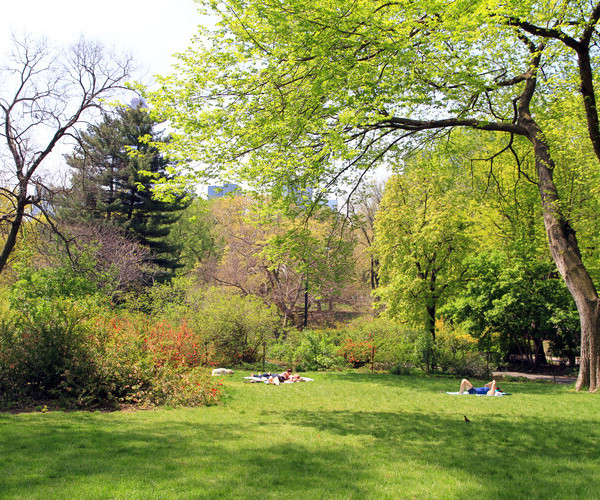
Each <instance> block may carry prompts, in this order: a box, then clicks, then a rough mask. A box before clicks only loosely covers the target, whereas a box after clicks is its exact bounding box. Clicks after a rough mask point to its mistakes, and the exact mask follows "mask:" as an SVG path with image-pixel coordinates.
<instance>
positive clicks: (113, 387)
mask: <svg viewBox="0 0 600 500" xmlns="http://www.w3.org/2000/svg"><path fill="white" fill-rule="evenodd" d="M89 305H90V304H86V302H85V301H74V300H71V299H53V300H51V301H44V300H40V301H35V302H30V303H29V304H28V307H27V309H26V311H23V312H19V311H13V312H10V313H8V312H6V311H4V312H2V313H1V314H0V392H1V394H2V396H1V397H2V398H3V400H4V403H10V402H23V401H26V400H58V401H60V402H61V403H62V404H63V405H69V406H76V407H97V406H107V405H117V404H120V403H131V404H143V405H155V404H170V405H180V404H187V405H198V404H201V405H207V404H215V403H216V402H217V401H218V399H219V397H220V396H221V389H220V387H219V386H218V381H216V380H213V379H211V378H210V376H209V370H208V369H207V368H205V366H209V365H210V363H211V360H212V359H213V358H212V351H211V350H210V349H206V348H204V346H200V345H199V344H198V343H197V342H196V339H195V336H194V335H193V333H192V332H191V331H190V329H189V328H188V326H187V324H185V323H182V324H179V325H171V324H168V323H164V322H158V323H154V324H151V323H150V322H148V321H147V320H146V319H145V318H143V317H136V316H132V315H129V316H121V315H117V314H116V313H114V311H111V310H110V309H106V308H103V307H99V306H98V304H96V305H95V306H94V307H89Z"/></svg>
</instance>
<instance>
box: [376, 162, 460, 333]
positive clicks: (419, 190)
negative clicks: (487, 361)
mask: <svg viewBox="0 0 600 500" xmlns="http://www.w3.org/2000/svg"><path fill="white" fill-rule="evenodd" d="M456 170H457V169H456V165H452V162H450V161H448V160H446V159H444V158H442V157H440V155H439V152H438V153H437V154H436V152H434V151H431V152H428V153H424V154H421V155H419V156H418V157H417V158H415V159H414V160H413V161H412V162H411V163H410V165H405V166H404V172H403V173H402V174H396V175H394V176H392V177H391V178H390V179H389V180H388V182H387V184H386V187H385V191H384V195H383V199H382V201H381V206H380V209H379V212H378V213H377V217H376V220H375V251H376V255H377V256H378V257H379V261H380V266H381V267H380V273H379V274H380V280H381V282H380V286H379V288H378V289H377V295H378V296H380V297H381V298H382V299H383V303H384V304H385V305H386V307H387V309H388V312H389V313H390V314H391V315H392V316H395V317H400V318H401V319H403V320H404V321H413V322H417V323H418V324H419V325H425V328H426V330H427V331H428V332H430V334H431V337H432V340H433V341H434V342H435V321H436V319H437V318H438V312H439V308H440V306H442V305H443V304H444V303H445V301H446V300H447V299H448V297H450V296H451V294H452V292H453V291H454V288H455V286H456V285H457V284H458V283H460V280H461V277H462V274H463V268H462V261H463V259H464V257H465V254H466V252H467V251H468V249H469V246H470V243H471V238H470V237H469V233H470V232H471V229H472V221H471V215H470V203H469V197H468V192H467V191H468V186H466V185H465V183H463V182H461V178H460V176H459V175H458V174H459V173H460V172H457V171H456ZM463 177H464V175H463Z"/></svg>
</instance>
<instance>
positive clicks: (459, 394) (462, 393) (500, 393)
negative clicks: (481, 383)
mask: <svg viewBox="0 0 600 500" xmlns="http://www.w3.org/2000/svg"><path fill="white" fill-rule="evenodd" d="M446 394H450V395H451V396H487V394H469V393H468V392H466V391H465V392H446ZM510 395H511V394H510V392H496V394H494V396H510Z"/></svg>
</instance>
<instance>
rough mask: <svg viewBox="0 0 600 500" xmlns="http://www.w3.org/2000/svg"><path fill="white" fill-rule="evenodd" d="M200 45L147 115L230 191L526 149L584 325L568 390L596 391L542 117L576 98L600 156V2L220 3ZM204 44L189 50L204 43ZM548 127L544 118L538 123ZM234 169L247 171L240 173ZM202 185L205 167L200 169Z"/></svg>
mask: <svg viewBox="0 0 600 500" xmlns="http://www.w3.org/2000/svg"><path fill="white" fill-rule="evenodd" d="M201 3H203V4H204V5H205V6H206V10H207V11H209V12H210V13H211V14H213V15H217V16H219V17H220V18H221V21H220V22H219V23H217V24H216V28H214V29H213V30H212V31H211V30H210V29H207V30H206V32H204V33H203V35H205V36H206V37H208V39H209V40H210V43H209V44H206V46H204V47H201V46H197V47H196V48H195V49H192V50H190V51H189V52H188V53H187V54H185V55H183V56H182V57H181V65H180V69H179V73H177V74H175V75H174V76H172V77H170V78H165V79H164V80H163V82H162V83H163V85H162V87H161V89H160V90H159V91H158V93H157V97H156V99H155V100H156V102H157V105H159V106H161V111H162V112H163V113H164V116H165V117H168V118H170V119H172V121H173V123H174V125H175V126H176V127H178V128H180V129H181V130H183V131H185V132H186V133H185V134H181V135H179V137H178V141H177V144H176V145H175V144H174V146H176V148H177V149H178V150H179V151H180V152H181V154H182V155H183V157H185V158H186V159H187V158H189V156H190V152H191V151H196V154H197V158H198V159H200V160H201V161H202V162H204V164H205V165H206V164H208V165H212V166H213V167H214V168H217V169H219V170H226V171H227V172H226V175H228V177H229V178H232V179H234V177H233V176H232V172H233V171H235V172H237V173H238V174H239V177H240V178H241V179H245V180H247V181H248V182H253V183H255V184H257V185H270V186H272V187H273V188H274V190H275V191H279V192H285V190H283V189H282V185H285V184H297V185H300V186H309V187H317V186H318V187H320V188H322V189H325V190H326V189H327V188H328V187H329V186H331V185H332V184H335V183H336V182H339V181H347V180H348V179H349V177H350V174H351V173H352V172H354V173H355V175H354V179H355V180H356V179H357V178H358V179H360V178H361V177H362V176H363V175H364V172H365V170H367V169H369V168H371V167H373V166H374V165H377V164H378V163H379V162H380V161H382V160H383V159H389V157H390V156H393V155H394V154H397V153H398V151H399V149H400V146H402V145H406V144H408V145H411V144H414V140H413V141H410V140H408V141H407V139H417V138H418V137H419V136H421V137H423V136H429V137H435V136H436V135H439V131H440V130H443V129H449V128H452V127H470V128H475V129H479V130H483V131H497V132H503V133H505V134H506V136H507V139H509V140H513V138H514V137H515V136H517V137H520V138H523V139H524V140H525V141H528V142H529V145H530V148H531V150H532V151H533V153H534V156H535V163H536V164H535V166H536V174H537V182H538V186H539V196H540V200H541V203H542V207H543V219H544V224H545V228H546V233H547V237H548V240H549V243H550V249H551V252H552V256H553V259H554V262H555V264H556V266H557V268H558V270H559V272H560V274H561V275H562V277H563V279H564V280H565V282H566V284H567V287H568V288H569V291H570V293H571V294H572V296H573V298H574V300H575V302H576V304H577V308H578V311H579V315H580V320H581V335H582V337H581V365H580V372H579V377H578V381H577V388H578V389H581V388H582V387H584V386H589V389H590V390H591V391H596V390H597V389H598V388H599V387H600V299H599V297H598V293H597V291H596V287H595V285H594V283H593V281H592V279H591V278H590V275H589V272H588V271H587V269H586V267H585V265H584V263H583V261H582V258H581V252H580V249H579V245H578V242H577V238H576V236H575V232H574V230H573V228H572V225H571V223H570V221H569V220H568V219H567V217H566V215H565V213H564V212H563V210H562V207H561V203H560V197H559V192H558V189H557V186H556V184H555V182H554V170H555V160H554V158H553V157H552V155H551V149H550V147H551V144H550V143H549V142H548V139H549V135H548V134H545V133H544V129H543V127H544V122H543V120H540V119H538V118H536V109H537V108H538V107H543V106H544V105H545V103H547V102H549V101H552V100H553V99H556V98H558V96H560V95H562V94H563V93H572V94H573V93H576V92H580V93H581V94H582V97H583V98H582V99H581V101H580V103H581V104H580V106H581V107H582V109H583V110H584V111H585V114H586V117H587V135H588V137H589V140H590V142H591V144H592V145H593V149H594V151H595V154H596V156H597V157H598V158H600V125H599V119H598V113H597V109H596V95H595V88H594V82H595V78H594V76H595V74H594V64H593V63H592V61H593V59H594V57H595V56H596V50H597V43H596V42H597V37H598V34H597V31H596V25H597V23H598V20H599V19H600V2H589V1H588V0H558V1H555V0H552V1H550V0H507V1H506V0H502V1H499V0H475V1H474V0H456V1H453V2H447V1H445V0H427V1H423V2H412V1H398V2H387V1H383V0H375V1H373V0H357V1H355V2H351V3H348V2H346V1H344V0H333V1H329V0H327V1H325V0H322V1H315V2H312V3H311V4H307V3H306V2H305V1H304V0H290V1H286V2H284V3H282V2H279V1H277V0H260V1H259V0H225V1H223V2H213V1H211V0H206V1H204V2H201ZM204 39H205V38H204V37H203V36H200V37H198V38H197V40H198V41H200V40H204ZM540 118H541V117H540ZM242 158H243V159H244V161H241V160H242ZM206 172H210V168H207V169H206Z"/></svg>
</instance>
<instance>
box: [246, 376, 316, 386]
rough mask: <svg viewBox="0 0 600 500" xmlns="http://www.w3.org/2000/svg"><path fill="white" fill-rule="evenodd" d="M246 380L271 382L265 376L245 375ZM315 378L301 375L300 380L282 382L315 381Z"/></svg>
mask: <svg viewBox="0 0 600 500" xmlns="http://www.w3.org/2000/svg"><path fill="white" fill-rule="evenodd" d="M244 378H245V379H246V380H249V381H250V382H263V383H265V384H267V383H268V382H269V379H268V378H265V377H244ZM314 380H315V379H314V378H308V377H300V380H286V381H284V382H281V383H282V384H294V383H296V382H313V381H314Z"/></svg>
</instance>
